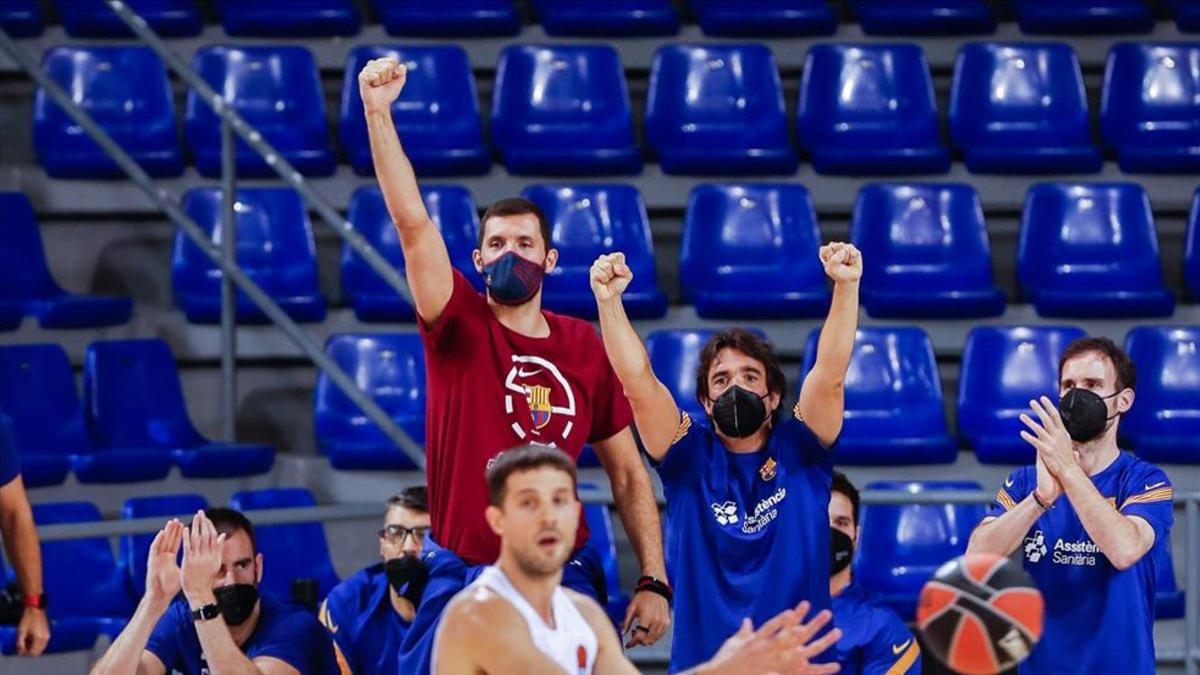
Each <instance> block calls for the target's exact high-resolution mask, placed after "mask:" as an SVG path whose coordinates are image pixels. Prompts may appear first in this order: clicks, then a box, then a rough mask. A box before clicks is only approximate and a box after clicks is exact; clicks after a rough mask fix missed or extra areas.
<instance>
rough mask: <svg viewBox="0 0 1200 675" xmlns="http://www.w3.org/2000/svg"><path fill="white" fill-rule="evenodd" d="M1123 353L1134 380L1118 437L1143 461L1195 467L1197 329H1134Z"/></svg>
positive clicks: (1199, 396)
mask: <svg viewBox="0 0 1200 675" xmlns="http://www.w3.org/2000/svg"><path fill="white" fill-rule="evenodd" d="M1125 350H1126V351H1127V352H1128V353H1129V358H1130V359H1132V360H1133V364H1134V366H1135V367H1136V368H1137V374H1138V378H1137V399H1136V400H1135V401H1134V403H1133V408H1131V409H1130V411H1129V412H1128V413H1126V414H1125V417H1124V419H1122V420H1121V427H1120V431H1121V435H1122V437H1124V438H1126V439H1128V440H1129V442H1130V445H1131V446H1132V447H1131V449H1132V450H1133V451H1134V452H1136V453H1137V454H1138V456H1140V457H1141V458H1142V459H1145V460H1147V461H1150V462H1155V463H1165V464H1200V442H1198V440H1197V439H1200V326H1176V327H1168V326H1142V327H1139V328H1134V329H1133V330H1131V331H1129V335H1128V336H1126V338H1125Z"/></svg>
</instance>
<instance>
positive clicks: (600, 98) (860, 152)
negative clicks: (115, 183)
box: [33, 43, 1200, 178]
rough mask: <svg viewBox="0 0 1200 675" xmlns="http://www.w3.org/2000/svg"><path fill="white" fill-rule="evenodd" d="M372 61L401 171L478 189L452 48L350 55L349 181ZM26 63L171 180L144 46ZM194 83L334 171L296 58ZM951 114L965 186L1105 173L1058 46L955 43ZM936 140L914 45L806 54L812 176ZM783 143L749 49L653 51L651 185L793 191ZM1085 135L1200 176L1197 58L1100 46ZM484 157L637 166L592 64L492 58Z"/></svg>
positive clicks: (461, 57)
mask: <svg viewBox="0 0 1200 675" xmlns="http://www.w3.org/2000/svg"><path fill="white" fill-rule="evenodd" d="M384 56H390V57H394V58H396V59H398V60H400V61H401V62H403V63H406V64H407V65H408V69H409V74H408V80H407V84H406V86H405V89H404V91H403V93H402V94H401V96H400V98H399V99H398V100H397V101H396V103H395V104H394V106H393V118H394V120H395V122H396V126H397V129H398V130H399V131H400V133H401V135H402V137H403V139H404V143H405V149H406V151H407V152H408V154H409V156H410V157H411V159H412V161H413V164H414V166H415V167H416V168H417V170H418V172H420V173H422V174H424V175H461V174H474V173H484V172H487V171H488V170H489V168H490V166H491V152H490V150H489V149H488V147H486V146H485V144H484V136H483V129H482V123H481V119H480V110H479V104H478V101H477V99H476V92H475V81H474V76H473V75H472V73H471V69H470V65H469V63H468V61H467V57H466V54H465V52H463V51H462V49H460V48H458V47H394V46H371V47H359V48H357V49H355V50H354V51H352V52H351V53H350V55H349V57H348V59H347V66H346V71H345V81H344V84H343V90H342V102H341V113H340V118H341V122H340V127H339V130H338V131H339V137H340V140H341V146H342V149H343V151H344V152H345V154H346V156H347V157H348V159H349V162H350V164H351V165H352V166H353V167H354V169H355V171H357V172H358V173H360V174H364V175H369V174H371V173H372V171H373V169H372V166H371V157H370V148H369V145H368V142H367V132H366V124H365V120H364V117H363V113H362V101H361V99H360V98H359V94H358V81H357V78H358V73H359V71H360V70H361V69H362V66H363V65H365V63H366V62H367V61H368V60H369V59H371V58H379V57H384ZM42 65H43V68H44V69H45V70H46V72H47V73H48V74H49V75H50V76H51V77H52V78H53V79H54V80H55V81H56V82H58V83H59V84H60V85H62V86H63V88H64V89H66V90H67V91H69V92H71V96H72V98H73V100H74V101H75V102H76V103H78V104H80V105H81V106H82V107H83V108H84V109H86V110H88V111H89V112H90V113H91V114H92V115H93V117H94V118H95V119H96V121H97V122H98V123H99V124H100V126H101V127H102V128H104V129H105V130H106V131H107V132H108V133H109V134H110V135H111V136H112V137H113V138H114V140H116V141H117V143H118V144H120V145H121V146H122V147H123V148H124V149H125V150H126V151H127V152H129V153H130V154H131V155H132V156H133V158H134V159H136V160H137V161H138V162H139V163H140V164H141V166H142V167H143V168H144V169H145V170H146V171H147V172H149V173H151V174H152V175H156V176H177V175H180V174H181V173H182V172H183V169H184V155H183V151H182V150H181V147H180V144H179V139H178V133H177V129H176V120H175V112H174V103H173V99H172V94H171V89H170V85H169V83H168V81H167V77H166V71H165V69H164V66H163V64H162V62H161V60H160V59H159V58H158V56H157V55H156V54H155V53H154V52H153V51H152V50H150V49H149V48H146V47H56V48H52V49H50V50H48V51H47V52H46V54H45V56H44V58H43V64H42ZM193 66H194V67H195V69H196V70H197V71H199V73H200V74H201V76H202V77H203V78H204V80H205V81H206V82H208V84H209V85H210V86H212V87H213V88H214V89H215V90H216V91H219V92H222V93H223V95H224V96H225V98H226V100H227V101H229V102H230V104H231V105H232V106H233V107H234V109H236V110H237V111H238V112H239V113H240V114H241V115H242V116H243V117H244V118H245V119H246V120H247V121H248V122H250V123H251V124H252V125H254V126H255V127H257V128H258V129H259V130H260V131H261V132H262V134H263V136H264V138H265V139H266V140H267V141H268V142H270V143H271V144H272V145H274V146H275V148H276V149H277V150H278V151H279V152H280V153H281V154H282V155H283V156H284V157H285V158H286V159H287V160H288V161H289V162H291V163H292V164H293V166H295V167H296V169H297V170H299V171H300V172H302V173H304V174H306V175H314V176H321V175H329V174H331V173H333V171H334V169H335V166H336V163H337V158H336V156H335V152H334V149H333V148H332V147H331V145H330V143H329V130H328V127H327V124H326V115H325V102H324V93H323V91H322V89H321V82H320V78H319V76H318V73H317V69H316V65H315V63H314V61H313V57H312V54H311V53H310V52H309V51H308V50H307V49H305V48H303V47H232V46H213V47H206V48H203V49H200V50H199V51H197V52H196V55H195V58H194V60H193ZM949 115H950V138H951V140H952V141H953V143H954V146H955V147H956V148H957V149H958V150H959V151H961V152H962V154H963V156H964V158H965V162H966V165H967V168H968V169H970V170H971V171H974V172H993V173H1039V174H1040V173H1087V172H1095V171H1099V170H1100V168H1101V167H1102V165H1103V155H1102V153H1101V149H1100V147H1099V146H1098V145H1097V144H1096V142H1095V138H1094V135H1093V132H1092V127H1091V123H1090V121H1089V110H1088V104H1087V96H1086V92H1085V90H1084V84H1083V77H1082V74H1081V71H1080V67H1079V62H1078V59H1077V58H1076V56H1075V53H1074V52H1073V51H1072V49H1071V48H1070V47H1069V46H1067V45H1065V44H1053V43H1050V44H994V43H973V44H968V45H965V46H964V47H963V48H962V50H961V52H960V54H959V58H958V62H957V65H956V68H955V77H954V83H953V86H952V92H951V98H950V109H949ZM939 124H940V122H939V118H938V110H937V105H936V102H935V100H934V91H933V82H932V78H931V75H930V71H929V66H928V63H927V62H926V60H925V57H924V54H923V53H922V51H921V48H920V47H918V46H917V45H913V44H891V45H886V44H862V45H852V44H825V45H816V46H813V47H811V48H810V49H809V52H808V55H807V58H806V61H805V68H804V74H803V77H802V79H801V82H800V95H799V101H798V112H797V115H796V119H795V133H796V136H797V139H798V141H799V147H800V149H801V150H802V151H803V152H804V153H805V154H806V155H807V156H808V157H810V158H811V161H812V164H813V167H814V169H815V170H816V171H817V172H819V173H826V174H868V175H876V174H908V173H942V172H945V171H947V170H948V169H949V168H950V160H951V153H950V149H949V148H948V147H947V146H946V145H945V144H944V143H943V140H942V134H941V130H940V126H939ZM220 126H221V125H220V119H219V118H218V116H217V115H216V114H215V113H214V112H213V111H212V109H211V108H210V107H209V106H208V105H207V104H205V103H204V102H202V100H201V99H200V97H199V96H198V95H197V94H196V92H195V91H194V90H190V91H189V92H188V98H187V111H186V114H185V120H184V138H185V140H186V141H187V147H188V149H189V151H190V153H191V154H192V156H193V157H194V160H195V164H196V167H197V169H198V171H199V172H200V173H201V174H202V175H205V176H217V175H219V172H220V166H221V162H220V159H221V157H220V152H221V144H220ZM789 126H790V123H789V119H788V115H787V111H786V106H785V104H784V95H783V86H782V82H781V80H780V75H779V71H778V69H777V67H776V63H775V58H774V56H773V55H772V53H771V51H770V50H769V49H768V48H767V47H765V46H763V45H759V44H708V45H664V46H662V47H660V48H659V49H658V51H657V52H656V54H655V57H654V62H653V64H652V66H651V72H650V91H649V94H648V98H647V103H646V118H645V137H646V146H647V148H648V150H649V151H650V152H651V154H652V155H653V156H655V157H656V158H657V160H658V162H659V163H660V165H661V167H662V170H663V171H664V172H666V173H670V174H690V175H695V174H700V175H762V174H790V173H793V172H795V170H796V168H797V166H798V163H799V155H798V153H797V149H796V148H795V147H793V145H792V141H791V138H790V135H791V130H790V129H789ZM1100 132H1101V133H1100V135H1101V137H1102V138H1103V140H1104V144H1105V146H1106V147H1107V148H1108V149H1109V150H1111V151H1112V152H1113V153H1114V154H1115V156H1116V158H1117V161H1118V163H1119V165H1120V167H1121V169H1122V170H1124V171H1127V172H1147V173H1162V172H1168V173H1178V172H1197V171H1200V44H1188V43H1123V44H1118V45H1116V46H1114V47H1113V49H1112V51H1111V52H1110V54H1109V58H1108V66H1107V72H1106V75H1105V81H1104V88H1103V92H1102V96H1101V104H1100ZM33 136H34V147H35V150H36V152H37V155H38V158H39V160H40V161H41V163H42V165H43V166H44V167H45V169H46V171H47V173H48V174H49V175H51V176H54V177H59V178H83V177H121V176H123V173H122V172H121V171H120V170H119V168H118V167H117V166H116V164H115V163H114V162H113V161H112V160H111V159H109V158H108V156H107V155H106V154H104V152H103V151H102V150H101V149H100V148H99V146H97V145H96V144H95V143H94V142H93V141H92V140H91V139H90V138H89V137H88V136H87V135H86V134H84V133H82V131H81V129H80V128H79V126H78V125H77V124H75V122H74V121H73V120H71V119H70V118H69V117H68V116H67V115H66V113H65V112H64V111H63V110H62V109H61V108H59V106H58V105H57V104H55V103H54V102H53V101H52V100H51V99H50V98H49V97H48V96H47V95H46V93H45V91H43V90H41V89H39V90H38V92H37V94H36V96H35V102H34V124H33ZM491 139H492V146H493V147H494V149H495V150H496V151H497V152H498V153H499V155H500V157H501V158H502V160H503V162H504V164H505V166H506V167H507V169H508V170H509V171H510V172H511V173H514V174H523V175H529V174H534V175H605V174H634V173H638V172H640V171H641V170H642V167H643V149H642V148H641V147H639V145H638V144H637V141H636V138H635V134H634V123H633V114H632V107H631V103H630V98H629V92H628V87H627V85H626V81H625V75H624V71H623V69H622V66H621V62H620V59H619V57H618V55H617V52H616V51H615V50H614V49H613V48H612V47H608V46H577V45H576V46H569V45H559V46H547V45H524V46H522V45H518V46H512V47H509V48H507V49H506V50H505V51H504V52H503V53H502V54H501V57H500V62H499V66H498V68H497V73H496V86H495V89H494V95H493V99H492V111H491ZM237 167H238V171H239V173H241V174H242V175H247V176H273V175H274V173H273V171H272V169H271V168H270V166H269V164H268V163H267V162H266V161H265V160H263V158H262V157H260V156H259V155H257V154H256V153H255V152H253V151H252V150H251V149H250V148H249V147H248V146H247V145H246V144H245V143H244V142H243V141H241V140H240V139H239V140H238V145H237Z"/></svg>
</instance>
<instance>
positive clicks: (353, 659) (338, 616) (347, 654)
mask: <svg viewBox="0 0 1200 675" xmlns="http://www.w3.org/2000/svg"><path fill="white" fill-rule="evenodd" d="M340 588H342V587H341V586H338V587H336V588H334V589H333V591H331V592H330V593H329V597H327V598H325V602H323V603H321V613H320V615H319V618H320V620H321V625H323V626H325V630H327V631H329V639H330V640H332V641H333V652H334V657H335V658H336V659H337V665H338V670H339V671H340V672H341V673H343V675H349V674H350V673H357V672H361V669H360V668H359V665H358V654H357V653H356V652H355V651H354V636H353V635H351V634H350V631H351V629H352V628H353V626H354V621H352V620H349V619H350V617H347V616H346V611H345V610H346V608H345V606H344V605H343V604H342V597H341V594H340V593H338V590H339V589H340Z"/></svg>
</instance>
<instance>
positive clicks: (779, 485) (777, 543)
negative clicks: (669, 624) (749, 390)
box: [657, 413, 833, 672]
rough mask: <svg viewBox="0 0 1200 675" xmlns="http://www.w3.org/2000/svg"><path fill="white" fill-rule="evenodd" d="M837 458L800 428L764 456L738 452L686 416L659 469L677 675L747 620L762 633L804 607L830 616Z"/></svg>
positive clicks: (789, 424) (776, 434)
mask: <svg viewBox="0 0 1200 675" xmlns="http://www.w3.org/2000/svg"><path fill="white" fill-rule="evenodd" d="M830 457H831V453H830V451H829V450H827V449H825V448H823V447H822V446H821V444H820V442H819V441H818V440H817V438H816V437H815V436H814V435H813V433H812V432H811V431H810V430H809V429H808V427H807V426H806V425H805V424H804V423H803V422H801V421H799V419H795V418H787V419H786V421H784V422H782V423H781V424H779V425H777V426H776V428H775V430H774V431H773V432H772V434H771V438H770V440H769V441H768V442H767V446H766V447H765V448H763V449H761V450H759V451H758V452H752V453H734V452H730V451H728V450H726V449H725V446H724V445H722V443H721V441H720V439H719V438H717V436H716V435H715V434H714V433H713V431H712V430H711V429H709V428H708V427H707V426H704V425H701V424H694V423H693V422H692V420H691V418H690V417H689V416H688V415H687V414H686V413H681V416H680V426H679V430H678V432H677V433H676V436H675V440H674V442H673V443H672V445H671V447H670V448H669V449H668V450H667V454H666V455H665V456H664V457H663V459H662V461H661V462H659V463H658V464H657V469H658V474H659V476H660V477H661V479H662V484H663V490H664V492H665V494H666V498H667V527H668V530H669V531H668V535H667V541H666V555H667V561H668V564H667V574H668V577H669V578H670V581H671V585H672V587H673V588H674V590H675V633H674V638H673V642H672V644H671V661H670V668H669V669H670V671H671V672H676V671H679V670H682V669H685V668H690V667H692V666H695V665H697V664H699V663H701V662H703V661H706V660H707V659H709V658H711V657H712V656H713V654H715V653H716V651H717V649H718V648H719V647H720V646H721V644H722V643H723V642H724V641H725V639H726V638H728V637H729V636H730V635H732V634H733V633H735V632H737V629H738V627H739V626H740V625H741V622H742V619H743V618H744V617H750V618H751V619H752V620H753V621H754V625H755V626H758V625H759V624H760V623H762V622H763V621H766V620H767V619H770V618H771V617H773V616H775V615H776V614H778V613H779V612H781V611H783V610H785V609H789V608H791V607H795V606H796V605H797V604H798V603H799V602H800V601H801V600H808V601H809V602H810V603H812V605H813V610H812V611H813V613H815V612H818V611H820V610H822V609H825V608H828V607H829V488H830V484H831V483H832V481H833V473H832V472H833V467H832V463H831V459H830Z"/></svg>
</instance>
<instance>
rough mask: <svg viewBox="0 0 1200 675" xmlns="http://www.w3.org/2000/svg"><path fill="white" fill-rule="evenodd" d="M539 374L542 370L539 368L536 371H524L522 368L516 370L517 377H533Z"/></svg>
mask: <svg viewBox="0 0 1200 675" xmlns="http://www.w3.org/2000/svg"><path fill="white" fill-rule="evenodd" d="M540 372H542V370H541V369H540V368H539V369H537V370H525V369H523V368H518V369H517V377H533V376H534V375H537V374H538V373H540Z"/></svg>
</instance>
